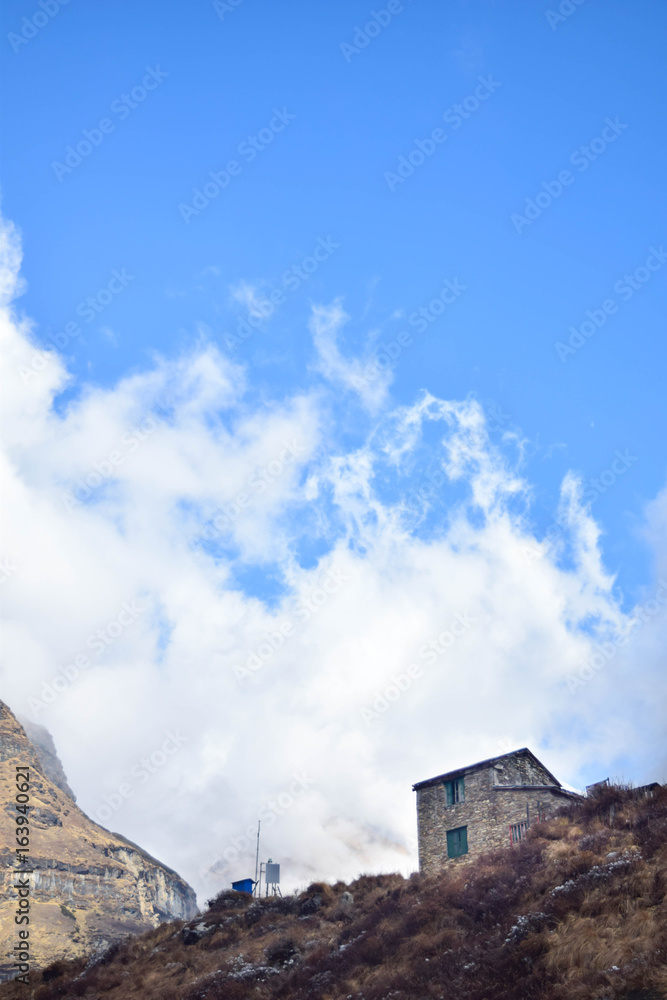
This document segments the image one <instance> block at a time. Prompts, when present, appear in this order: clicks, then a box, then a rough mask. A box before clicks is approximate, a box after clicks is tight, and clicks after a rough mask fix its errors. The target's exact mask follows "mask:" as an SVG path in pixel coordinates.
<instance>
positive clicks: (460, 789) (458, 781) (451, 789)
mask: <svg viewBox="0 0 667 1000" xmlns="http://www.w3.org/2000/svg"><path fill="white" fill-rule="evenodd" d="M443 785H444V786H445V793H446V795H447V805H448V806H455V805H456V803H457V802H465V782H464V780H463V778H454V780H453V781H443Z"/></svg>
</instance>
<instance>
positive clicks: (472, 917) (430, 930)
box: [0, 787, 667, 1000]
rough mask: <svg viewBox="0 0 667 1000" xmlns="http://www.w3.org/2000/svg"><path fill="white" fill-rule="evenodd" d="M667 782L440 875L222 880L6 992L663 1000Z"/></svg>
mask: <svg viewBox="0 0 667 1000" xmlns="http://www.w3.org/2000/svg"><path fill="white" fill-rule="evenodd" d="M666 888H667V788H662V789H660V788H659V789H658V790H657V791H656V793H655V795H654V796H653V797H652V798H647V797H645V796H643V795H641V794H640V793H637V792H634V791H632V790H629V789H623V788H619V787H612V788H608V789H604V790H603V791H602V792H601V793H600V794H599V795H598V796H596V798H594V799H587V800H585V801H583V802H582V803H576V804H572V805H568V806H567V807H566V809H564V810H563V811H562V812H561V813H560V814H559V815H558V816H557V817H555V818H554V819H552V820H550V821H549V822H547V823H543V824H541V825H539V826H534V827H533V828H532V829H531V830H530V833H529V837H528V839H527V840H526V841H524V842H523V843H522V844H520V845H518V846H517V847H515V848H513V849H508V850H505V851H497V852H494V853H492V854H488V855H486V856H485V857H483V858H480V859H478V860H477V861H471V862H468V863H463V864H460V863H457V864H455V865H454V867H453V868H451V869H450V870H448V871H447V872H446V873H445V874H443V875H442V876H440V877H437V878H428V879H427V878H424V877H421V876H418V875H413V876H411V877H410V878H409V879H404V878H402V877H401V876H400V875H377V876H362V877H361V878H359V879H357V880H356V881H355V882H353V883H351V884H350V885H345V884H343V883H341V882H339V883H336V884H335V885H325V884H323V883H315V884H313V885H311V886H310V887H309V888H308V889H307V890H306V892H304V893H302V894H301V895H300V896H296V897H295V896H293V897H289V898H285V899H279V898H271V899H268V900H267V899H262V900H252V899H250V898H249V897H244V896H241V895H239V894H235V893H223V894H221V895H220V896H218V897H217V898H216V899H214V900H212V901H210V904H209V909H208V910H207V911H206V912H205V913H203V914H202V915H201V916H200V917H198V918H197V919H195V920H193V921H190V922H189V923H184V922H182V921H179V922H175V923H171V924H164V925H162V926H161V927H159V928H157V929H156V930H154V931H150V932H148V933H146V934H143V935H142V936H140V937H136V938H133V939H132V940H129V941H128V942H126V943H125V944H122V945H119V946H116V947H114V948H112V949H111V950H110V951H108V952H107V953H106V954H105V955H104V956H103V957H102V958H101V959H98V960H97V961H96V962H94V963H88V965H86V962H85V961H83V960H77V961H75V962H69V963H64V962H63V963H56V964H55V965H54V966H51V967H50V968H49V969H46V970H44V972H43V973H41V974H34V975H33V977H32V979H31V988H26V987H25V986H21V985H19V984H11V985H6V986H5V987H4V988H3V989H1V990H0V996H1V997H3V998H5V997H6V998H14V997H16V998H19V997H21V998H26V997H27V996H29V995H30V996H34V997H35V998H36V1000H55V998H57V997H66V998H69V997H86V998H89V1000H92V998H97V997H104V998H109V1000H112V998H113V1000H129V998H134V997H136V998H139V997H141V998H145V1000H150V998H159V1000H214V998H219V1000H245V998H251V997H252V998H257V1000H262V998H276V1000H277V998H285V1000H306V998H324V1000H361V998H363V1000H390V998H391V1000H407V998H410V1000H438V998H442V1000H528V998H530V1000H538V998H539V1000H665V998H667V902H666V896H665V892H666Z"/></svg>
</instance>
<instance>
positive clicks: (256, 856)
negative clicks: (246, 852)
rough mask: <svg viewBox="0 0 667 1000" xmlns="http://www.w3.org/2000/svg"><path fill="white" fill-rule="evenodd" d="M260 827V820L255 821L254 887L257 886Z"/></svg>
mask: <svg viewBox="0 0 667 1000" xmlns="http://www.w3.org/2000/svg"><path fill="white" fill-rule="evenodd" d="M261 825H262V821H261V819H258V820H257V854H256V855H255V885H257V878H258V875H259V828H260V826H261Z"/></svg>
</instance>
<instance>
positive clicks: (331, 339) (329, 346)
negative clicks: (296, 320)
mask: <svg viewBox="0 0 667 1000" xmlns="http://www.w3.org/2000/svg"><path fill="white" fill-rule="evenodd" d="M349 318H350V317H349V316H348V315H347V313H346V312H345V311H344V309H343V307H342V306H341V303H340V301H339V300H337V301H335V302H333V303H331V304H330V305H328V306H313V310H312V317H311V320H310V324H309V325H310V332H311V333H312V335H313V343H314V345H315V350H316V351H317V356H318V357H317V365H316V367H317V370H318V371H320V372H322V374H323V375H324V377H325V378H327V379H329V380H330V381H331V382H333V383H334V384H338V385H343V386H344V387H345V389H347V390H348V391H349V392H354V393H357V394H358V396H359V398H360V400H361V402H362V403H363V405H364V406H365V407H366V408H367V409H368V410H369V411H370V412H371V413H377V412H378V410H379V409H380V407H381V406H382V404H383V403H384V402H385V401H386V399H387V390H388V388H389V386H390V385H391V382H392V374H391V369H390V367H389V366H387V367H386V368H383V369H379V368H378V366H377V364H375V363H374V361H373V355H372V353H371V352H368V353H367V356H366V357H365V358H364V359H359V358H344V357H343V355H342V354H341V352H340V348H339V346H338V335H339V333H340V331H341V329H342V328H343V326H344V325H345V323H347V321H348V319H349ZM369 366H371V368H372V369H373V370H372V373H371V377H370V378H369V377H368V374H367V371H368V369H369Z"/></svg>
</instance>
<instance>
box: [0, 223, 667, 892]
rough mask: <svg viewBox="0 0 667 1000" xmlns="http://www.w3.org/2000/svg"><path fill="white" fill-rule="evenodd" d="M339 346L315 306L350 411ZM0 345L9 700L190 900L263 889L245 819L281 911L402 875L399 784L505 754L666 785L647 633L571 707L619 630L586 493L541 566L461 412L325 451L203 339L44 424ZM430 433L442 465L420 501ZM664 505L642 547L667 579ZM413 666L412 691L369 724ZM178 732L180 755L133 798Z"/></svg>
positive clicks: (313, 432)
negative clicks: (174, 875) (618, 766)
mask: <svg viewBox="0 0 667 1000" xmlns="http://www.w3.org/2000/svg"><path fill="white" fill-rule="evenodd" d="M13 239H14V242H12V239H8V237H7V233H6V232H5V244H4V246H5V251H6V253H5V258H6V260H8V263H6V265H5V269H4V271H3V273H2V275H1V277H0V288H4V289H5V290H6V294H7V295H9V294H10V289H11V288H12V287H15V284H14V286H12V278H11V274H12V273H15V272H16V268H17V266H18V251H17V246H16V242H15V237H14V238H13ZM343 321H344V314H343V312H342V309H341V308H340V306H339V305H334V306H333V307H332V306H330V307H320V308H316V309H314V311H313V327H312V329H313V336H314V339H315V344H316V347H317V349H318V351H319V357H320V364H321V367H322V370H323V372H324V373H325V374H326V376H327V378H330V379H332V380H333V381H334V382H338V383H341V382H342V383H343V384H344V385H347V386H352V387H353V388H354V386H353V377H354V375H355V373H356V372H357V371H358V369H359V366H362V365H363V363H362V362H358V361H356V360H350V361H346V360H344V359H342V358H341V355H340V353H339V351H338V348H337V346H336V334H337V332H338V330H339V328H340V326H341V324H342V322H343ZM1 323H2V339H3V356H4V359H5V360H4V366H3V376H2V378H3V404H2V405H3V423H4V429H5V448H4V452H3V458H2V478H3V493H4V496H5V506H6V510H5V518H6V521H7V522H8V523H10V524H11V531H8V532H7V534H6V536H5V539H4V542H3V549H2V555H3V556H7V557H8V558H9V559H10V560H11V562H12V564H13V565H15V566H16V570H15V571H14V572H12V573H11V575H10V576H8V577H7V579H5V580H4V582H3V596H4V598H5V615H6V621H7V625H6V631H5V635H6V641H5V644H4V663H3V695H2V696H3V698H5V699H6V700H7V702H8V703H9V704H10V706H11V707H12V708H13V709H14V711H16V712H18V713H19V714H23V715H32V716H33V718H37V719H38V721H40V722H43V723H44V724H46V725H47V726H48V727H49V728H50V729H51V731H52V733H53V735H54V738H55V740H56V743H57V745H58V748H59V750H60V752H61V755H62V758H63V761H64V765H65V768H66V771H67V772H68V776H69V780H70V784H71V785H72V787H73V788H74V789H75V791H76V792H77V795H78V797H79V802H80V804H81V806H82V808H84V809H86V810H87V811H89V812H91V813H93V814H94V813H95V812H96V810H97V809H98V807H100V806H101V807H104V805H105V800H104V797H105V795H109V794H110V793H112V792H114V791H116V790H117V788H118V786H119V785H120V784H121V783H126V782H128V781H129V782H130V783H131V788H132V794H131V795H130V796H129V797H128V798H127V801H126V802H125V804H124V805H123V807H122V809H120V810H119V811H118V812H117V813H114V814H113V815H111V816H110V817H109V818H108V819H107V821H106V823H105V825H108V826H109V827H111V828H112V829H118V830H120V831H121V832H123V833H124V834H125V835H127V836H129V837H130V838H131V839H133V840H135V841H137V842H139V843H141V844H142V845H143V846H145V847H146V848H147V849H148V850H149V851H151V852H152V853H154V854H155V855H156V856H158V857H160V858H162V859H163V860H164V861H165V862H167V863H168V864H170V865H172V866H174V867H175V868H177V869H178V870H179V871H181V872H182V874H183V875H184V876H185V877H186V878H188V879H189V880H191V881H192V882H193V883H194V884H195V886H196V887H197V888H198V890H200V891H201V892H210V891H213V890H214V889H215V888H216V887H217V886H218V885H220V884H223V883H225V882H228V881H229V880H230V879H231V878H235V877H242V876H244V875H248V874H253V873H254V841H253V839H252V830H253V828H254V827H255V826H256V821H257V818H258V815H259V816H262V817H263V830H264V834H263V851H262V853H263V856H268V855H271V856H272V857H273V858H274V859H278V860H280V861H282V863H283V866H284V867H283V872H284V877H285V878H286V880H287V883H288V885H294V884H297V883H303V882H304V881H305V880H306V879H308V878H310V877H313V876H320V877H333V878H337V877H348V876H353V875H354V874H356V873H357V872H359V871H360V870H370V869H374V870H382V869H384V870H387V869H396V868H400V869H401V870H404V871H408V870H410V869H411V868H413V867H414V865H415V841H416V827H415V817H414V802H413V796H412V793H411V790H410V786H411V783H412V782H413V781H416V780H419V779H422V778H426V777H429V776H430V775H431V774H435V773H439V772H441V771H443V770H444V769H447V768H450V767H454V766H457V765H459V764H464V763H467V762H469V761H471V760H476V759H481V758H483V757H486V756H491V755H493V754H495V753H501V752H503V750H504V749H507V741H510V742H511V743H512V744H513V745H514V746H519V745H525V744H528V745H530V746H531V748H532V749H533V750H534V751H535V752H536V753H538V755H541V756H543V758H544V760H545V763H546V764H547V766H549V767H550V768H551V769H552V770H553V771H555V773H556V774H558V775H559V776H560V777H561V779H562V780H565V781H570V782H577V781H580V779H581V778H582V775H584V774H588V773H589V772H588V771H587V770H586V769H587V768H594V769H595V768H597V767H600V768H606V766H607V763H608V762H611V763H613V762H615V761H617V760H620V759H623V758H624V757H626V756H627V757H631V758H632V759H634V760H636V761H638V762H639V765H640V766H641V767H643V768H644V769H645V770H644V771H642V772H641V773H638V774H637V775H636V777H637V778H646V779H650V778H660V777H662V776H664V775H663V774H662V773H660V772H659V771H656V768H659V767H660V766H664V764H665V761H664V758H663V759H662V760H657V759H656V757H655V747H656V746H657V745H659V739H660V733H661V732H662V731H663V730H662V728H661V727H662V726H663V721H662V720H663V717H664V715H663V716H661V715H660V714H659V712H658V708H657V707H656V708H654V707H652V706H653V704H654V703H655V702H654V701H652V700H651V699H652V690H653V686H654V685H655V683H656V682H657V681H658V680H659V679H660V678H661V674H660V649H661V644H662V648H664V640H665V615H664V613H663V612H662V611H661V612H660V614H656V615H655V616H653V617H651V616H650V615H649V620H647V622H646V624H645V625H643V626H642V627H641V628H634V629H631V630H630V638H629V640H628V642H627V643H626V644H625V645H623V646H622V647H619V648H618V649H617V650H616V651H615V652H614V655H613V656H612V657H611V658H610V659H609V661H608V662H607V663H605V665H604V667H603V669H601V670H599V671H597V672H594V676H592V678H591V679H590V681H588V682H587V683H586V684H582V685H581V686H580V687H577V688H576V690H574V691H571V690H570V689H569V688H568V685H567V683H566V678H567V676H568V675H569V674H571V673H572V671H576V670H577V669H578V667H579V665H580V664H582V663H584V662H586V661H587V659H589V658H590V656H591V652H592V650H593V649H594V647H595V644H596V642H598V641H602V642H604V641H607V640H608V638H609V636H617V635H624V634H625V633H626V632H627V631H628V629H629V628H630V624H629V623H630V617H631V616H630V615H628V614H625V613H624V612H623V611H622V610H621V607H620V605H619V602H618V600H617V597H616V596H615V594H614V579H613V577H612V576H611V575H610V574H609V572H608V571H607V570H606V569H605V567H604V565H603V562H602V559H601V556H600V548H599V527H598V525H597V524H596V523H595V521H593V519H592V518H591V516H590V513H589V512H588V511H587V510H586V509H585V508H584V507H582V504H581V501H580V497H579V489H578V486H577V483H576V480H574V479H573V478H572V477H568V478H567V479H566V480H565V482H564V484H563V508H562V521H563V524H564V528H563V533H562V535H561V540H560V542H559V541H558V539H557V540H556V541H555V542H554V543H552V544H547V543H546V542H541V541H539V540H537V539H536V538H535V537H534V535H533V533H532V531H531V529H530V527H529V520H528V512H529V503H530V492H531V491H530V487H529V484H527V483H526V482H525V481H523V480H522V479H521V478H520V477H519V475H518V473H517V471H516V469H515V468H514V466H513V464H512V462H511V460H510V458H509V457H508V456H507V455H506V454H504V453H503V452H502V451H501V450H500V449H499V448H498V447H497V446H495V445H494V444H493V443H492V442H491V440H490V438H489V435H488V432H487V429H486V423H485V417H484V413H483V411H482V409H481V408H480V406H479V405H478V404H477V403H476V402H474V401H472V400H468V401H458V402H457V401H453V402H448V401H443V400H438V399H435V398H434V397H433V396H431V395H429V394H424V395H423V396H422V397H421V398H420V399H418V400H417V401H416V402H415V403H414V405H412V406H407V407H403V408H393V409H392V408H391V407H390V406H389V404H388V403H387V402H386V399H387V397H386V389H387V385H388V382H387V383H385V384H384V387H383V388H382V389H381V390H380V388H379V387H378V388H376V389H374V390H373V392H374V393H376V395H374V396H368V397H366V403H367V405H368V407H369V410H370V412H371V414H374V415H371V416H370V417H369V424H368V433H367V435H366V438H365V440H364V441H363V442H362V443H361V444H360V445H359V446H358V447H357V448H356V450H353V451H352V450H349V449H348V450H343V449H342V448H341V446H340V444H339V440H338V438H337V436H336V430H335V427H334V425H333V421H332V420H331V417H330V410H331V405H330V404H331V400H330V399H329V398H328V397H327V390H326V389H322V387H321V385H320V386H319V387H317V388H316V389H312V390H311V389H305V390H301V391H295V392H294V393H293V394H292V395H288V396H286V397H285V398H284V399H282V400H279V401H268V402H267V401H263V402H260V403H252V404H251V403H249V402H248V397H247V395H246V388H245V386H246V379H247V374H246V373H244V371H243V370H242V369H241V368H239V367H238V366H236V365H234V364H233V363H232V362H230V361H229V359H228V358H226V357H225V356H224V355H222V354H221V353H220V352H219V351H218V350H217V349H216V348H215V346H214V345H213V344H211V343H210V342H208V341H207V340H206V338H205V337H204V336H202V339H201V341H200V342H199V343H198V345H197V346H196V347H195V348H193V350H192V351H191V352H190V353H189V354H186V355H183V356H180V357H177V358H171V359H157V360H156V361H155V364H154V366H153V367H152V368H151V369H149V370H147V371H145V372H143V373H140V374H137V375H132V376H130V377H127V378H125V379H122V380H121V381H120V382H119V383H118V384H117V385H116V386H114V387H113V388H111V389H100V388H92V387H83V391H82V393H81V395H80V397H79V398H78V400H77V401H76V402H72V403H70V404H69V406H68V407H67V409H66V411H65V412H64V413H63V414H58V413H56V412H55V411H54V409H53V405H52V404H53V399H54V396H55V395H57V393H58V392H59V391H60V390H61V389H62V387H63V386H64V385H65V384H66V382H67V378H68V375H67V373H66V371H65V368H64V367H63V364H62V361H61V360H60V359H59V357H58V356H57V355H55V354H52V355H50V356H49V357H48V358H47V363H46V364H45V365H44V366H43V367H41V368H38V370H35V369H33V368H31V367H29V366H30V359H31V358H32V356H33V355H34V354H35V352H37V354H38V355H39V354H40V352H39V349H36V348H35V347H34V345H32V343H31V340H30V337H31V329H30V325H29V323H27V322H26V321H22V322H19V321H17V319H16V317H15V316H13V315H12V314H11V312H10V311H7V310H5V311H4V312H3V314H2V317H1ZM26 366H28V367H27V371H28V372H29V377H26V373H25V371H23V372H22V371H21V368H22V367H23V368H24V369H25V368H26ZM332 393H335V388H334V389H333V390H332ZM383 401H384V403H383ZM383 406H384V409H382V407H383ZM427 427H428V429H429V438H431V437H432V431H433V428H437V429H438V433H439V437H440V444H439V445H436V446H435V447H434V448H432V449H431V450H429V452H428V454H429V467H430V469H431V472H430V477H431V478H430V479H429V480H428V483H429V489H421V488H422V486H423V482H424V481H423V479H421V478H420V476H419V475H418V474H417V472H416V469H417V467H418V464H419V463H418V461H417V458H416V456H423V454H424V449H425V444H424V439H425V431H426V429H427ZM114 455H115V458H114V457H112V456H114ZM77 483H78V484H79V485H78V486H77ZM434 483H437V484H438V485H437V486H435V487H434V485H433V484H434ZM93 484H94V485H93ZM413 489H421V492H422V498H423V499H420V500H417V501H415V500H414V496H417V497H418V496H419V494H418V493H415V494H414V495H413V493H412V492H411V491H412V490H413ZM434 491H435V495H434ZM664 497H665V494H663V495H662V496H661V497H660V498H659V499H657V500H656V501H655V502H654V504H653V505H652V507H651V510H650V517H649V521H648V524H649V528H648V529H647V530H648V531H650V533H651V535H650V539H651V541H652V543H653V545H654V547H655V548H656V551H657V559H658V562H659V565H660V572H662V573H663V575H664V573H665V568H664V567H665V563H664V559H665V547H664V530H663V526H664V520H665V500H664ZM66 498H70V499H69V500H68V499H66ZM436 501H437V503H436ZM438 512H440V513H438ZM311 548H312V550H313V551H317V552H318V553H319V556H318V560H317V561H315V559H314V557H313V556H312V555H310V556H308V552H309V551H311ZM304 551H305V552H306V555H304ZM660 560H663V561H662V562H660ZM304 567H307V568H304ZM248 579H250V581H251V582H250V583H248V582H247V581H248ZM244 581H246V582H244ZM271 581H273V583H272V584H271V586H272V588H273V589H272V591H271V592H272V594H273V596H272V598H271V599H270V600H269V598H268V596H267V599H266V600H262V599H261V596H257V593H258V592H259V593H260V595H261V594H262V593H263V590H262V586H263V584H266V588H267V591H266V592H267V594H268V593H269V590H271V588H270V587H269V583H271ZM656 586H657V585H655V586H654V585H652V587H653V590H651V588H650V587H649V588H647V594H646V600H647V601H648V600H649V599H651V598H652V596H653V594H654V592H655V587H656ZM132 602H136V607H137V608H140V609H141V610H140V611H139V612H137V613H136V614H135V615H134V617H132V615H130V616H129V620H128V614H127V613H125V614H122V613H121V612H122V609H123V606H124V605H128V604H129V605H130V606H132ZM646 606H647V607H648V604H647V605H646ZM119 630H120V631H119ZM455 632H459V633H460V635H456V636H455ZM100 633H101V635H102V636H103V637H104V638H100ZM434 643H436V645H435V646H434V645H433V644H434ZM77 655H85V656H88V657H89V659H90V666H89V667H87V668H85V669H81V670H80V671H79V676H74V675H75V671H73V670H70V673H69V677H68V676H67V672H65V674H64V675H63V677H62V678H61V680H60V681H58V682H57V686H58V687H60V688H61V689H62V690H61V692H60V693H59V694H57V696H55V697H54V699H53V700H52V702H51V703H50V704H49V705H48V706H47V707H46V708H44V709H43V710H39V711H37V712H36V704H37V702H36V700H31V699H38V698H40V697H41V696H42V694H43V693H44V692H45V691H46V692H48V690H50V689H49V688H45V687H44V685H45V684H46V685H51V686H52V685H53V679H54V677H56V675H58V674H59V673H60V671H61V670H64V669H65V667H67V666H68V665H71V664H72V663H74V662H75V657H76V656H77ZM411 663H414V664H415V665H417V666H418V667H419V668H420V669H421V675H420V676H418V677H416V678H414V679H412V681H411V683H410V685H409V687H407V689H406V690H405V691H404V692H402V693H401V694H400V697H398V698H397V699H396V700H395V701H390V700H387V702H386V704H387V705H388V708H387V710H386V711H380V712H378V713H377V717H373V716H371V717H370V719H369V712H368V710H369V709H370V710H371V711H375V709H374V706H378V705H379V706H382V704H383V703H382V701H378V700H377V699H378V696H380V698H383V697H384V693H385V692H387V690H388V689H390V691H391V695H390V697H393V693H394V689H393V687H392V685H394V683H395V680H394V679H395V678H396V677H397V676H398V677H399V687H400V686H405V681H404V680H403V679H402V678H401V677H400V676H399V675H403V674H405V672H406V670H407V668H408V666H409V665H410V664H411ZM257 664H259V667H258V668H257V669H253V667H256V666H257ZM239 668H240V669H239ZM239 673H240V674H242V675H243V674H245V676H241V677H239V676H238V675H239ZM647 705H648V708H647ZM31 706H32V707H31ZM661 707H662V709H664V704H662V706H661ZM364 710H366V711H364ZM169 732H176V733H179V734H181V736H182V738H183V742H182V743H181V745H180V747H179V748H178V750H177V752H175V753H174V754H173V756H170V757H169V758H168V759H167V760H166V762H165V763H164V764H163V765H160V766H159V767H156V768H154V771H155V773H154V774H152V775H151V776H150V778H149V780H147V781H142V780H141V779H140V778H139V777H132V774H133V769H134V773H135V774H139V773H143V767H142V766H141V765H140V764H139V762H140V761H142V760H148V761H149V762H150V759H151V755H152V754H155V753H157V754H158V756H159V749H160V747H161V745H162V743H163V742H164V740H165V738H166V734H167V733H169ZM642 742H643V744H644V746H645V747H646V752H645V753H644V752H643V751H640V752H638V750H637V747H638V744H641V743H642ZM605 773H606V772H605ZM598 776H600V777H604V775H603V774H600V775H598V774H597V772H595V773H593V777H598ZM235 845H236V846H235ZM235 851H237V852H238V856H237V855H236V854H235V853H234V852H235ZM210 869H213V873H211V872H210V871H209V870H210ZM207 871H208V872H209V873H208V874H207ZM216 872H217V875H216ZM216 879H217V881H216Z"/></svg>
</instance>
